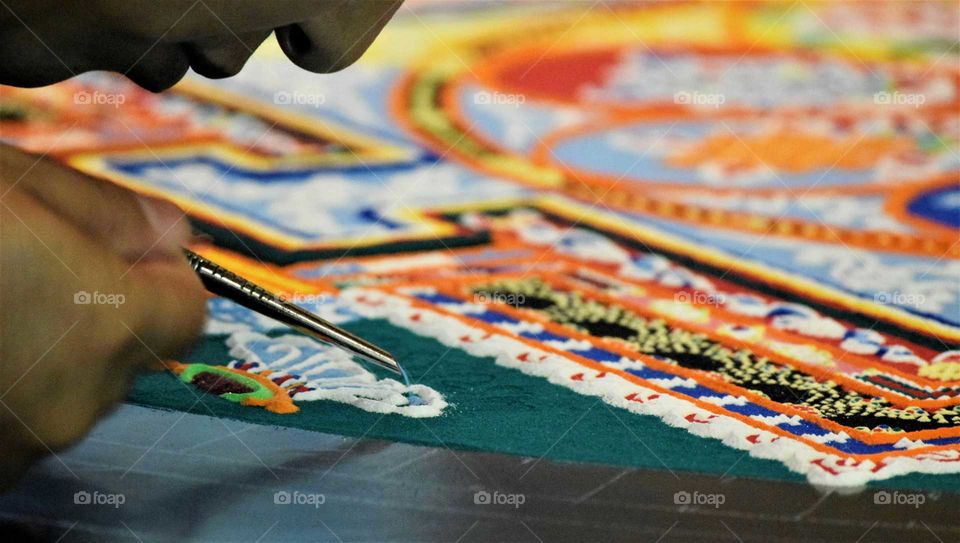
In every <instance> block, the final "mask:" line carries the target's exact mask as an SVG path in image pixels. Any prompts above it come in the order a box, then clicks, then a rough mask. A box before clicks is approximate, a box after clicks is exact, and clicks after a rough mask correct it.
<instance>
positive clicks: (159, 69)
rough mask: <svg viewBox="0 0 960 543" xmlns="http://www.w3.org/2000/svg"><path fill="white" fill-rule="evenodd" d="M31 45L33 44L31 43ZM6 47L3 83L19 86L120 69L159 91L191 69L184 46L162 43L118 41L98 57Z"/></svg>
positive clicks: (0, 69) (0, 59)
mask: <svg viewBox="0 0 960 543" xmlns="http://www.w3.org/2000/svg"><path fill="white" fill-rule="evenodd" d="M31 45H32V44H31ZM22 50H23V49H19V50H18V48H17V47H10V48H7V47H4V48H3V50H0V84H4V85H13V86H16V87H42V86H44V85H50V84H53V83H58V82H60V81H64V80H66V79H70V78H71V77H74V76H77V75H80V74H82V73H84V72H90V71H109V72H117V73H119V74H122V75H125V76H127V77H128V78H129V79H130V80H131V81H133V82H134V83H136V84H137V85H140V86H141V87H143V88H145V89H147V90H149V91H153V92H160V91H162V90H166V89H168V88H170V87H172V86H173V85H175V84H176V83H177V82H178V81H180V79H182V78H183V76H184V75H185V74H186V73H187V70H188V69H189V68H190V61H189V58H188V56H187V53H186V51H184V49H183V47H181V46H180V45H177V44H161V45H156V46H154V47H153V48H149V44H146V45H145V44H143V43H142V42H140V41H139V40H138V41H137V42H134V43H131V42H119V43H115V44H112V45H111V46H110V47H104V48H102V49H101V50H98V55H97V56H95V57H94V56H80V55H75V56H73V55H71V54H70V52H73V51H71V50H70V49H66V51H69V52H67V53H64V54H60V55H55V54H53V53H52V52H50V51H49V50H46V49H39V48H36V47H31V48H30V49H29V51H30V53H31V54H30V55H24V54H22V52H21V51H22Z"/></svg>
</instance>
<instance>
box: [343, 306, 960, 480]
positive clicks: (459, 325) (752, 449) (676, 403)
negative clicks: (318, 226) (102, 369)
mask: <svg viewBox="0 0 960 543" xmlns="http://www.w3.org/2000/svg"><path fill="white" fill-rule="evenodd" d="M342 296H343V298H344V299H348V300H350V302H352V305H351V306H352V307H353V308H354V310H355V311H357V313H359V314H361V315H363V316H364V317H367V318H385V319H387V320H388V321H390V323H392V324H394V325H396V326H399V327H401V328H404V329H407V330H410V331H412V332H414V333H416V334H418V335H422V336H427V337H431V338H434V339H436V340H438V341H440V342H441V343H443V344H444V345H447V346H448V347H452V348H459V349H462V350H464V351H466V352H467V353H469V354H471V355H473V356H478V357H492V358H494V360H495V362H496V364H498V365H500V366H504V367H507V368H511V369H516V370H519V371H521V372H523V373H525V374H527V375H533V376H537V377H541V378H544V379H546V380H547V381H549V382H550V383H553V384H555V385H559V386H563V387H566V388H568V389H571V390H573V391H575V392H577V393H579V394H583V395H586V396H594V397H598V398H600V399H602V400H603V401H604V402H605V403H607V404H608V405H611V406H615V407H619V408H622V409H625V410H627V411H629V412H631V413H635V414H638V415H653V416H656V417H658V418H659V419H660V420H662V421H664V422H665V423H667V424H669V425H670V426H674V427H677V428H683V429H685V430H687V431H688V432H690V433H692V434H694V435H697V436H700V437H709V438H713V439H719V440H721V441H722V442H723V443H724V444H726V445H727V446H730V447H733V448H736V449H740V450H744V451H747V452H748V453H749V454H750V455H751V456H753V457H756V458H762V459H768V460H776V461H779V462H781V463H783V464H784V465H785V466H786V467H787V468H788V469H790V470H791V471H794V472H796V473H800V474H802V475H804V476H806V478H807V480H808V481H809V482H810V483H811V484H814V485H823V486H831V487H853V486H862V485H864V484H866V483H868V482H870V481H877V480H882V479H888V478H890V477H895V476H898V475H904V474H907V473H929V474H941V473H960V447H956V446H955V447H953V448H949V449H939V450H935V451H928V452H918V453H917V454H915V455H912V456H896V457H888V458H885V459H884V460H883V462H882V463H881V464H879V465H878V464H877V463H875V462H873V461H871V460H858V459H856V458H855V457H852V456H840V455H832V454H827V453H823V452H820V451H818V450H816V449H814V448H812V447H810V446H809V445H807V444H805V443H803V442H801V441H798V440H796V439H792V438H789V437H785V436H780V435H777V434H774V433H773V432H769V431H765V430H760V429H758V428H755V427H753V426H750V425H748V424H746V423H744V422H742V421H740V420H738V419H736V418H733V417H729V416H726V415H719V414H716V413H713V412H709V411H706V410H704V409H702V408H699V407H697V406H695V405H693V404H692V403H690V402H688V401H686V400H683V399H680V398H677V397H674V396H671V395H668V394H662V393H659V392H656V391H654V390H652V389H649V388H646V387H643V386H641V385H638V384H636V383H634V382H632V381H629V380H627V379H624V378H623V377H621V376H619V375H617V374H615V373H604V374H603V375H600V374H599V373H598V372H596V371H593V370H590V369H589V368H585V367H584V366H582V365H580V364H578V363H575V362H573V361H571V360H568V359H566V358H564V357H563V356H561V355H558V354H554V353H549V352H546V351H542V350H538V349H536V348H533V347H531V346H529V345H527V344H525V343H523V342H521V341H519V340H517V339H515V338H511V337H509V336H507V335H499V334H495V335H491V334H489V333H488V332H487V331H486V330H481V329H476V328H471V327H470V326H468V325H467V324H465V323H463V322H461V321H459V320H457V319H455V318H453V317H451V316H448V315H443V314H440V313H437V312H435V311H432V310H429V309H424V308H420V307H414V306H413V305H411V303H410V301H409V300H407V299H406V298H403V297H401V296H396V295H392V294H388V293H385V292H383V291H380V290H374V289H369V288H361V287H358V288H351V289H347V290H345V291H343V292H342ZM525 353H526V356H525V357H523V358H524V360H525V361H521V359H520V357H522V356H523V355H524V354H525ZM576 373H583V374H584V377H583V380H571V379H570V376H571V375H574V374H576ZM627 397H630V398H632V400H631V399H627ZM629 439H633V437H630V438H629ZM653 445H655V444H653Z"/></svg>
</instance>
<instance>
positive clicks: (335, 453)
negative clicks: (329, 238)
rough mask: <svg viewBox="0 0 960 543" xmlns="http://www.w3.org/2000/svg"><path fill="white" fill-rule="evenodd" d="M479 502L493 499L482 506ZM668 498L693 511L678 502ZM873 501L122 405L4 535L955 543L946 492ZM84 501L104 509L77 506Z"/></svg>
mask: <svg viewBox="0 0 960 543" xmlns="http://www.w3.org/2000/svg"><path fill="white" fill-rule="evenodd" d="M78 492H79V493H81V494H79V495H78V494H77V493H78ZM278 492H279V493H280V494H277V493H278ZM478 492H487V493H488V494H489V495H490V500H489V501H490V502H499V503H477V501H478V500H479V501H481V502H482V501H483V498H484V494H477V493H478ZM677 492H688V493H690V494H689V495H690V496H698V497H692V498H691V500H697V501H701V502H703V505H698V506H689V505H682V504H681V505H678V504H677V503H675V502H676V498H675V495H676V493H677ZM875 492H876V489H869V490H864V491H860V492H855V493H848V494H846V495H840V494H838V493H836V492H832V493H826V492H822V491H819V490H817V489H815V488H814V487H812V486H810V485H807V484H800V483H791V482H774V481H764V480H756V479H744V478H729V477H728V478H718V477H715V476H705V475H698V474H690V473H679V472H678V473H671V472H669V471H648V470H638V469H623V468H617V467H611V466H598V465H588V464H574V463H562V462H553V461H550V460H547V459H539V458H525V457H518V456H506V455H498V454H488V453H479V452H469V451H453V450H449V449H445V448H434V447H422V446H413V445H407V444H402V443H391V442H386V441H380V440H372V439H353V438H346V437H342V436H336V435H330V434H320V433H315V432H307V431H301V430H295V429H283V428H274V427H268V426H261V425H253V424H248V423H243V422H238V421H230V420H223V419H216V418H211V417H207V416H203V415H194V414H188V413H182V412H170V411H160V410H155V409H147V408H143V407H137V406H132V405H124V406H122V407H121V408H120V409H119V410H118V411H116V412H115V413H114V414H113V415H112V416H110V417H109V418H108V419H106V420H105V421H103V422H102V423H101V424H100V425H99V426H97V427H96V428H95V429H94V431H93V432H92V433H91V435H90V436H89V437H87V438H86V439H85V440H84V441H83V442H81V443H80V444H79V445H78V446H77V447H75V448H73V449H71V450H69V451H66V452H64V453H61V454H59V455H58V456H56V457H51V458H48V459H47V460H45V461H44V462H43V463H42V464H40V465H38V466H37V467H36V468H35V469H34V470H32V471H31V472H30V473H29V474H28V476H27V477H26V478H25V479H24V480H23V481H22V482H21V483H20V484H19V485H18V486H17V487H16V488H14V489H13V490H12V491H11V492H9V493H8V494H6V495H4V496H0V523H2V524H3V526H2V527H0V531H4V532H7V533H16V534H17V535H22V536H24V537H25V538H28V537H32V538H34V539H36V540H39V541H64V542H67V541H94V540H95V541H100V542H102V541H113V540H118V541H143V542H146V541H231V542H236V541H251V542H254V541H261V542H267V541H302V540H310V541H420V542H428V541H454V542H462V543H467V542H472V541H531V542H547V541H591V540H592V541H596V540H608V541H628V540H629V541H662V542H667V541H698V542H701V543H702V542H706V541H734V542H736V541H740V542H748V541H804V542H811V543H812V542H818V541H849V542H854V541H857V542H868V541H930V542H933V543H936V542H941V543H942V542H945V541H957V540H960V515H957V509H958V505H957V504H958V501H957V496H956V495H951V494H939V495H937V494H929V493H927V494H923V495H922V500H923V503H922V505H920V506H919V507H918V506H915V505H910V504H900V505H882V504H880V505H878V504H876V503H874V502H875V499H876V494H875ZM83 493H86V494H83ZM694 493H697V494H696V495H695V494H694ZM86 496H89V497H90V499H89V501H91V502H99V503H87V504H84V503H77V501H83V498H84V497H86ZM910 496H911V495H906V497H910ZM913 496H916V495H913ZM286 498H289V500H287V499H286ZM904 499H906V498H904V497H903V495H901V501H903V500H904ZM277 501H279V502H281V503H277ZM284 501H289V502H293V503H282V502H284ZM321 501H322V503H319V502H321ZM720 501H722V503H717V502H720ZM914 501H916V500H914ZM119 502H122V503H119ZM520 502H522V503H520Z"/></svg>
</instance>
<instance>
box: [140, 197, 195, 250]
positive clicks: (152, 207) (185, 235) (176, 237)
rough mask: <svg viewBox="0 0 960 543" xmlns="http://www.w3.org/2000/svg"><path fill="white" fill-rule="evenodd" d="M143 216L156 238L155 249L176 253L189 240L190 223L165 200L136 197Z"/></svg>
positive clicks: (180, 211) (177, 208)
mask: <svg viewBox="0 0 960 543" xmlns="http://www.w3.org/2000/svg"><path fill="white" fill-rule="evenodd" d="M137 201H138V202H139V203H140V208H141V209H142V210H143V215H144V217H146V219H147V222H148V223H149V224H150V228H151V229H152V230H153V233H154V235H155V236H156V237H157V244H156V246H157V248H159V249H161V250H168V251H176V252H177V253H179V251H180V247H181V246H183V245H185V244H186V243H187V242H188V241H189V240H190V223H189V221H188V220H187V218H186V216H185V215H186V214H185V213H184V212H183V211H182V210H181V209H180V208H179V207H177V206H175V205H173V204H171V203H170V202H167V201H165V200H159V199H157V198H150V197H148V196H137Z"/></svg>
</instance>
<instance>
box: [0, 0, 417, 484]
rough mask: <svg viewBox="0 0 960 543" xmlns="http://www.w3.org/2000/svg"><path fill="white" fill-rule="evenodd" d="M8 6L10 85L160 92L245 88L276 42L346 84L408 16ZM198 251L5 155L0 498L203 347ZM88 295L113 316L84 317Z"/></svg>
mask: <svg viewBox="0 0 960 543" xmlns="http://www.w3.org/2000/svg"><path fill="white" fill-rule="evenodd" d="M3 4H4V5H3V6H0V44H2V47H0V83H2V84H7V85H16V86H26V87H33V86H42V85H48V84H51V83H55V82H57V81H61V80H64V79H67V78H69V77H72V76H74V75H77V74H79V73H82V72H85V71H90V70H109V71H114V72H118V73H121V74H124V75H126V76H127V77H129V78H130V79H131V80H133V81H134V82H136V83H138V84H139V85H141V86H142V87H144V88H146V89H149V90H152V91H157V92H158V91H161V90H164V89H166V88H169V87H170V86H172V85H173V84H174V83H176V82H177V81H179V80H180V79H181V78H182V77H183V75H184V74H185V73H186V71H187V69H188V68H193V70H194V71H196V72H197V73H200V74H201V75H204V76H207V77H212V78H220V77H229V76H231V75H234V74H236V73H237V72H239V71H240V69H241V68H242V67H243V65H244V64H245V63H246V61H247V59H248V58H249V57H250V55H251V54H252V52H253V51H254V50H255V49H256V48H257V46H259V45H260V43H261V42H263V40H265V39H266V38H267V37H268V36H269V35H270V33H271V32H275V34H276V37H277V40H278V42H279V43H280V46H281V48H282V49H283V50H284V52H285V53H286V54H287V56H288V57H289V58H290V60H291V61H293V62H294V63H295V64H297V65H298V66H300V67H302V68H304V69H307V70H310V71H313V72H318V73H326V72H333V71H337V70H340V69H342V68H344V67H346V66H348V65H349V64H351V63H352V62H354V61H355V60H356V59H357V58H359V56H360V55H361V54H362V53H363V51H364V50H366V48H367V47H368V46H369V45H370V43H371V42H372V41H373V39H374V38H375V37H376V36H377V35H378V34H379V32H380V30H381V29H382V28H383V26H384V25H385V24H386V23H387V21H388V20H389V19H390V17H391V16H392V15H393V13H394V12H395V11H396V9H397V8H398V7H399V4H400V0H352V1H351V0H322V1H317V0H314V1H301V0H270V1H262V2H258V1H253V0H205V1H204V2H194V1H193V0H164V1H163V2H157V1H155V0H91V1H86V2H59V1H53V0H5V2H4V3H3ZM189 241H190V229H189V225H188V221H187V219H186V218H185V217H184V215H183V213H182V212H181V211H180V210H179V209H177V208H176V207H174V206H173V205H172V204H169V203H167V202H162V201H159V200H155V199H151V198H146V197H142V196H138V195H136V194H134V193H132V192H130V191H128V190H126V189H124V188H121V187H119V186H116V185H113V184H110V183H107V182H103V181H100V180H96V179H93V178H90V177H88V176H85V175H83V174H81V173H79V172H76V171H74V170H71V169H69V168H66V167H64V166H62V165H60V164H58V163H56V162H53V161H52V160H50V159H48V158H44V157H37V156H33V155H29V154H27V153H24V152H22V151H19V150H16V149H14V148H12V147H9V146H3V145H0V307H2V311H0V488H3V487H5V486H7V485H9V484H11V483H12V482H14V481H16V480H17V478H18V477H19V476H21V475H22V473H23V472H24V471H25V470H26V469H27V468H28V467H29V466H30V465H31V464H32V463H34V462H35V461H36V460H37V459H39V458H42V457H43V456H45V455H48V454H51V453H54V452H56V451H58V450H61V449H63V448H65V447H67V446H69V445H70V444H72V443H74V442H76V441H77V440H78V439H80V438H81V437H82V436H83V435H84V434H86V433H87V431H88V430H89V429H90V428H91V427H92V426H93V424H94V423H95V422H96V421H97V419H98V418H99V417H101V416H102V415H104V414H105V413H107V412H108V411H109V410H110V409H111V407H112V406H113V405H115V404H116V403H117V402H118V401H120V400H122V399H123V398H124V396H125V395H126V393H127V391H128V390H129V387H130V384H131V382H132V380H133V378H134V377H135V376H136V375H137V373H138V372H140V371H142V370H144V369H145V368H147V367H151V366H153V367H156V366H158V365H159V364H161V363H162V361H163V360H165V359H168V358H175V357H176V356H177V355H178V354H181V353H182V352H183V351H184V349H187V348H189V347H190V346H191V345H192V344H193V343H194V342H195V340H196V338H197V337H198V334H199V332H200V329H201V327H202V324H203V319H204V300H205V299H206V295H205V293H204V291H203V288H202V286H201V285H200V282H199V280H198V279H197V278H196V276H195V275H194V273H193V271H192V270H191V269H190V268H189V266H188V265H187V264H186V261H185V260H184V258H183V255H182V253H181V252H180V249H179V248H180V247H181V246H183V245H186V244H188V243H189ZM82 293H90V294H91V295H92V294H93V293H97V294H98V295H99V296H100V298H99V301H108V302H113V303H76V302H77V300H78V298H77V297H78V296H79V297H80V298H79V300H81V301H82V300H83V299H84V298H83V294H82ZM106 296H109V298H105V297H106ZM118 301H122V303H116V302H118Z"/></svg>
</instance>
